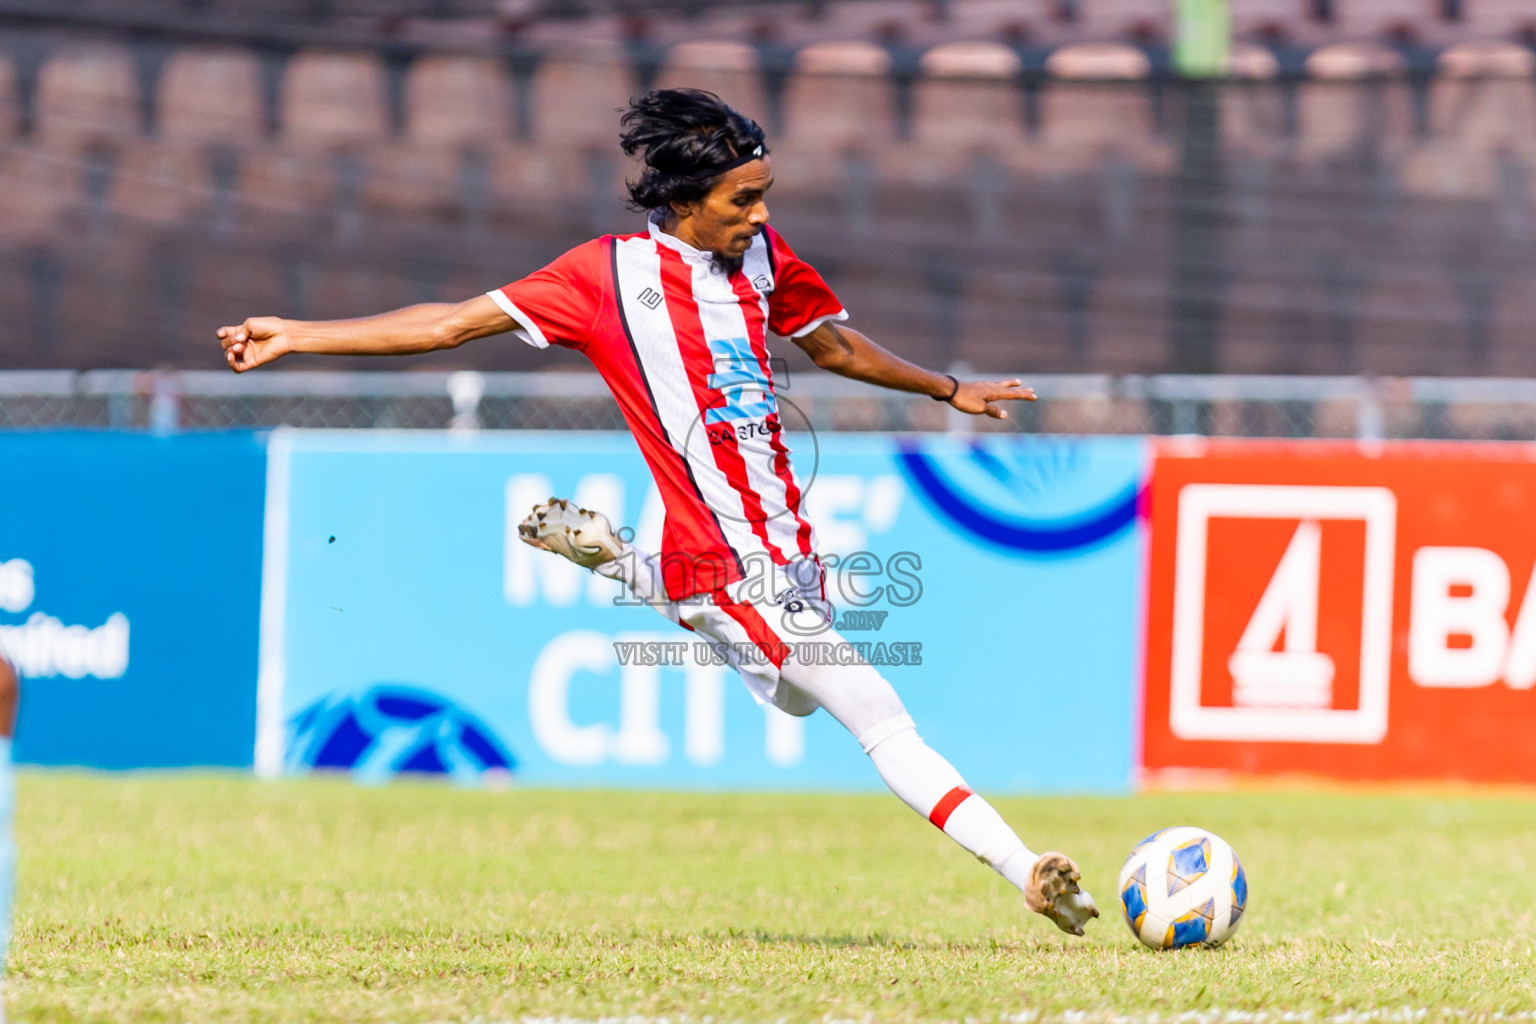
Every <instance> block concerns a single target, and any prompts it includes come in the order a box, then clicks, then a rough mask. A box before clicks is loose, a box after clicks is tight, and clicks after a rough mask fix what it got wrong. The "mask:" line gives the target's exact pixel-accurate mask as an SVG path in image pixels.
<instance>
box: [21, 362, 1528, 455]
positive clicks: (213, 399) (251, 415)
mask: <svg viewBox="0 0 1536 1024" xmlns="http://www.w3.org/2000/svg"><path fill="white" fill-rule="evenodd" d="M1028 383H1029V384H1030V385H1031V386H1033V387H1034V388H1035V390H1036V392H1037V393H1038V394H1039V396H1040V401H1039V402H1035V403H1028V404H1017V405H1013V406H1010V417H1009V418H1008V419H1007V420H1003V421H997V420H991V419H986V418H982V417H972V416H966V415H963V414H961V413H958V412H956V411H955V410H953V409H950V408H949V407H947V406H945V405H941V404H939V403H936V402H933V401H930V400H928V399H927V398H923V397H920V396H909V395H903V394H899V393H895V392H889V391H882V390H879V389H876V388H872V387H869V386H867V385H864V384H860V383H858V382H855V381H849V380H843V379H841V378H836V377H828V376H816V377H800V378H798V379H796V380H795V381H794V382H793V386H789V387H781V388H780V395H779V400H780V407H781V415H782V418H783V420H784V423H785V426H786V427H787V428H788V429H789V430H791V431H794V430H796V429H805V428H807V427H810V428H814V429H816V430H840V431H896V432H943V431H950V432H1012V433H1019V432H1022V433H1036V434H1203V435H1209V436H1221V437H1324V438H1360V439H1385V438H1444V439H1467V440H1525V441H1530V440H1536V381H1531V380H1512V379H1488V378H1440V377H1408V378H1367V377H1276V376H1179V375H1160V376H1119V377H1115V376H1097V375H1043V376H1039V377H1032V378H1028ZM276 426H292V427H315V428H322V427H323V428H354V429H385V428H393V429H420V430H442V429H454V430H623V429H624V427H625V425H624V420H623V417H622V416H621V415H620V413H619V409H618V406H617V405H616V404H615V403H614V401H613V399H612V397H611V396H610V395H609V394H608V390H607V388H606V386H605V385H604V384H603V382H602V380H601V379H600V378H599V377H597V376H596V375H593V374H586V373H479V372H474V371H460V372H456V373H447V374H443V373H379V372H300V373H266V374H251V375H247V376H241V377H236V376H233V375H231V374H228V373H221V372H216V371H208V372H205V371H186V372H166V371H125V370H93V371H86V372H73V371H12V372H0V429H6V428H28V429H58V428H91V429H116V430H147V431H152V432H159V433H170V432H175V431H184V430H222V429H239V428H265V427H276Z"/></svg>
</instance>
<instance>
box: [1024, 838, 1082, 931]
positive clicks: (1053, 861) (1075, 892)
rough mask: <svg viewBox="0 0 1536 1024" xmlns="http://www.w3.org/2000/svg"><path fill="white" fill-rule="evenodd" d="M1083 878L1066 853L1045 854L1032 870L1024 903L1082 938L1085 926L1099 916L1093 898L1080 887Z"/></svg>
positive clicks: (1025, 891) (1061, 927)
mask: <svg viewBox="0 0 1536 1024" xmlns="http://www.w3.org/2000/svg"><path fill="white" fill-rule="evenodd" d="M1082 877H1083V876H1082V872H1080V871H1078V870H1077V865H1076V864H1074V863H1072V858H1071V857H1068V856H1067V855H1066V854H1064V853H1042V854H1041V855H1040V859H1039V860H1037V861H1035V866H1034V867H1033V868H1031V869H1030V872H1029V886H1028V888H1026V889H1025V890H1024V903H1025V905H1027V906H1028V907H1029V909H1030V910H1033V911H1034V912H1035V913H1037V914H1044V915H1045V916H1046V917H1048V918H1050V919H1051V920H1052V921H1054V922H1055V923H1056V927H1058V928H1060V929H1061V930H1062V931H1064V932H1070V933H1072V934H1073V935H1081V934H1083V925H1085V924H1087V923H1088V922H1089V921H1091V920H1093V919H1094V918H1095V917H1098V916H1099V908H1098V907H1096V906H1094V905H1093V897H1092V896H1090V895H1088V893H1087V891H1086V890H1085V889H1083V887H1082V886H1080V885H1078V884H1077V882H1078V879H1080V878H1082Z"/></svg>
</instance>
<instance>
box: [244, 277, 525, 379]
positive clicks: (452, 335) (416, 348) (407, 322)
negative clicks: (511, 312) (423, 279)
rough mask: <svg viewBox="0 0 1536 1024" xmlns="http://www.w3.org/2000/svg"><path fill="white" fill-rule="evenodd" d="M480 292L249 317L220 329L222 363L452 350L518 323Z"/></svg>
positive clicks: (253, 364) (248, 367)
mask: <svg viewBox="0 0 1536 1024" xmlns="http://www.w3.org/2000/svg"><path fill="white" fill-rule="evenodd" d="M517 326H518V324H517V321H516V320H514V319H512V318H511V317H510V316H508V315H507V314H506V313H504V312H502V310H501V307H500V306H498V305H496V303H494V302H492V301H491V300H490V298H488V297H487V296H484V295H477V296H475V297H474V298H472V299H469V300H467V301H465V302H456V303H455V302H428V303H423V304H421V305H418V306H406V307H405V308H404V309H397V310H394V311H393V312H389V313H380V314H379V315H378V316H364V317H358V318H357V319H355V320H284V319H283V318H282V317H276V316H253V317H250V318H248V319H247V320H246V321H245V322H244V323H241V324H236V325H234V326H232V327H220V328H219V330H218V336H219V341H220V343H221V344H223V346H224V361H225V362H227V363H228V364H229V368H230V369H232V370H234V371H235V372H236V373H244V372H245V371H246V370H252V369H255V368H256V367H258V366H261V365H262V364H264V363H270V362H271V361H272V360H274V359H278V358H281V357H282V356H285V355H288V354H289V353H290V352H313V353H315V354H317V355H328V356H403V355H411V354H413V353H417V352H431V351H434V350H436V349H440V348H454V347H456V346H458V345H462V344H464V343H465V342H466V341H473V340H474V339H476V338H484V337H486V336H487V335H491V334H500V333H502V332H503V331H510V330H512V329H513V328H515V327H517Z"/></svg>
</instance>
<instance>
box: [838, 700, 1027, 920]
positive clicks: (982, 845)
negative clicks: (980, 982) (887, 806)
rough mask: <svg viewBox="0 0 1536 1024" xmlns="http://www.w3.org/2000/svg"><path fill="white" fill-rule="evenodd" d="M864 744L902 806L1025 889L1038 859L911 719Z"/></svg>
mask: <svg viewBox="0 0 1536 1024" xmlns="http://www.w3.org/2000/svg"><path fill="white" fill-rule="evenodd" d="M859 743H860V745H861V746H863V747H864V752H865V753H866V754H868V755H869V759H870V760H871V761H873V762H874V764H875V770H876V771H878V772H879V773H880V777H881V778H882V779H884V780H885V784H886V785H887V786H889V787H890V788H891V792H893V793H895V794H896V795H897V796H898V797H900V798H901V799H902V802H904V803H905V804H906V805H907V806H908V807H910V808H912V809H913V810H914V811H916V812H917V813H918V814H921V815H923V816H924V817H925V818H927V819H928V820H929V821H931V822H933V824H934V825H936V826H937V827H938V828H939V829H940V830H942V831H943V832H944V834H945V835H947V836H949V837H950V838H951V839H953V840H954V841H955V842H957V843H959V844H960V845H961V846H963V847H965V848H966V849H967V850H968V851H970V852H971V853H972V854H973V855H975V856H976V857H977V858H979V859H980V860H982V861H984V862H985V863H986V864H988V865H989V866H990V867H992V869H993V870H995V871H996V872H997V873H998V874H1000V875H1002V876H1003V877H1004V878H1006V879H1007V880H1008V881H1009V882H1011V883H1012V884H1013V885H1014V886H1015V887H1017V888H1018V889H1019V891H1021V892H1022V891H1023V890H1024V887H1025V885H1027V884H1028V882H1029V873H1030V869H1031V868H1033V867H1034V864H1035V861H1036V860H1038V859H1039V858H1038V856H1037V855H1036V854H1035V853H1033V852H1032V851H1031V850H1030V849H1029V847H1027V846H1025V845H1024V841H1023V840H1022V839H1020V838H1019V837H1018V835H1016V834H1015V833H1014V831H1013V829H1011V828H1009V827H1008V823H1007V822H1005V821H1004V820H1003V818H1002V815H1000V814H998V813H997V811H996V810H995V809H994V808H993V807H992V805H991V804H989V803H987V802H986V801H985V800H983V799H982V798H981V797H979V796H977V795H976V794H975V793H973V792H971V790H970V789H969V788H967V786H966V785H965V780H964V779H962V778H961V777H960V773H959V772H957V771H955V768H954V766H953V765H951V764H950V763H949V762H948V761H946V760H944V758H943V757H942V756H940V755H939V753H938V752H937V751H935V750H934V749H933V748H932V747H930V746H928V744H926V743H924V742H923V740H922V737H921V736H919V735H918V734H917V728H916V726H914V725H913V723H912V719H911V717H910V716H908V715H901V716H899V717H897V718H892V719H890V720H889V721H886V722H882V723H881V724H880V725H877V726H875V727H874V728H873V729H871V730H869V731H868V732H866V733H865V734H864V735H863V736H860V737H859Z"/></svg>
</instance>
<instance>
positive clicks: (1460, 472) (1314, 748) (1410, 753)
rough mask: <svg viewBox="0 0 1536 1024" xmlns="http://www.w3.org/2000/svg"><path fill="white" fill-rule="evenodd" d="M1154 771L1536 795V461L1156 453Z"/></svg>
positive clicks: (1457, 452)
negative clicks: (1463, 785) (1420, 784)
mask: <svg viewBox="0 0 1536 1024" xmlns="http://www.w3.org/2000/svg"><path fill="white" fill-rule="evenodd" d="M1150 506H1151V523H1152V542H1151V557H1150V575H1149V597H1148V620H1147V666H1146V671H1147V686H1146V693H1145V707H1144V723H1145V731H1144V739H1145V746H1144V752H1143V758H1144V764H1145V767H1146V768H1147V769H1148V770H1149V771H1152V772H1154V773H1156V772H1163V771H1168V770H1174V769H1190V768H1193V769H1220V770H1225V771H1235V772H1242V773H1259V774H1272V773H1285V772H1299V773H1307V774H1317V775H1325V776H1333V777H1337V778H1344V779H1479V780H1522V781H1532V780H1536V744H1532V743H1530V742H1528V739H1527V738H1528V737H1529V735H1530V734H1531V730H1532V729H1533V728H1536V692H1533V690H1532V686H1533V684H1536V600H1533V596H1536V595H1533V594H1532V593H1531V590H1532V588H1531V586H1530V584H1531V581H1532V566H1533V564H1536V529H1533V528H1532V523H1536V447H1533V446H1530V445H1514V444H1509V445H1502V444H1482V445H1474V444H1449V443H1446V444H1434V443H1423V442H1412V443H1408V442H1404V443H1400V444H1388V445H1380V444H1377V445H1372V446H1369V447H1360V446H1356V445H1353V444H1343V443H1316V442H1295V443H1283V442H1273V441H1266V442H1246V443H1245V442H1236V441H1233V442H1185V441H1169V442H1162V443H1159V444H1158V445H1157V446H1156V459H1155V463H1154V469H1153V476H1152V487H1151V502H1150Z"/></svg>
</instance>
